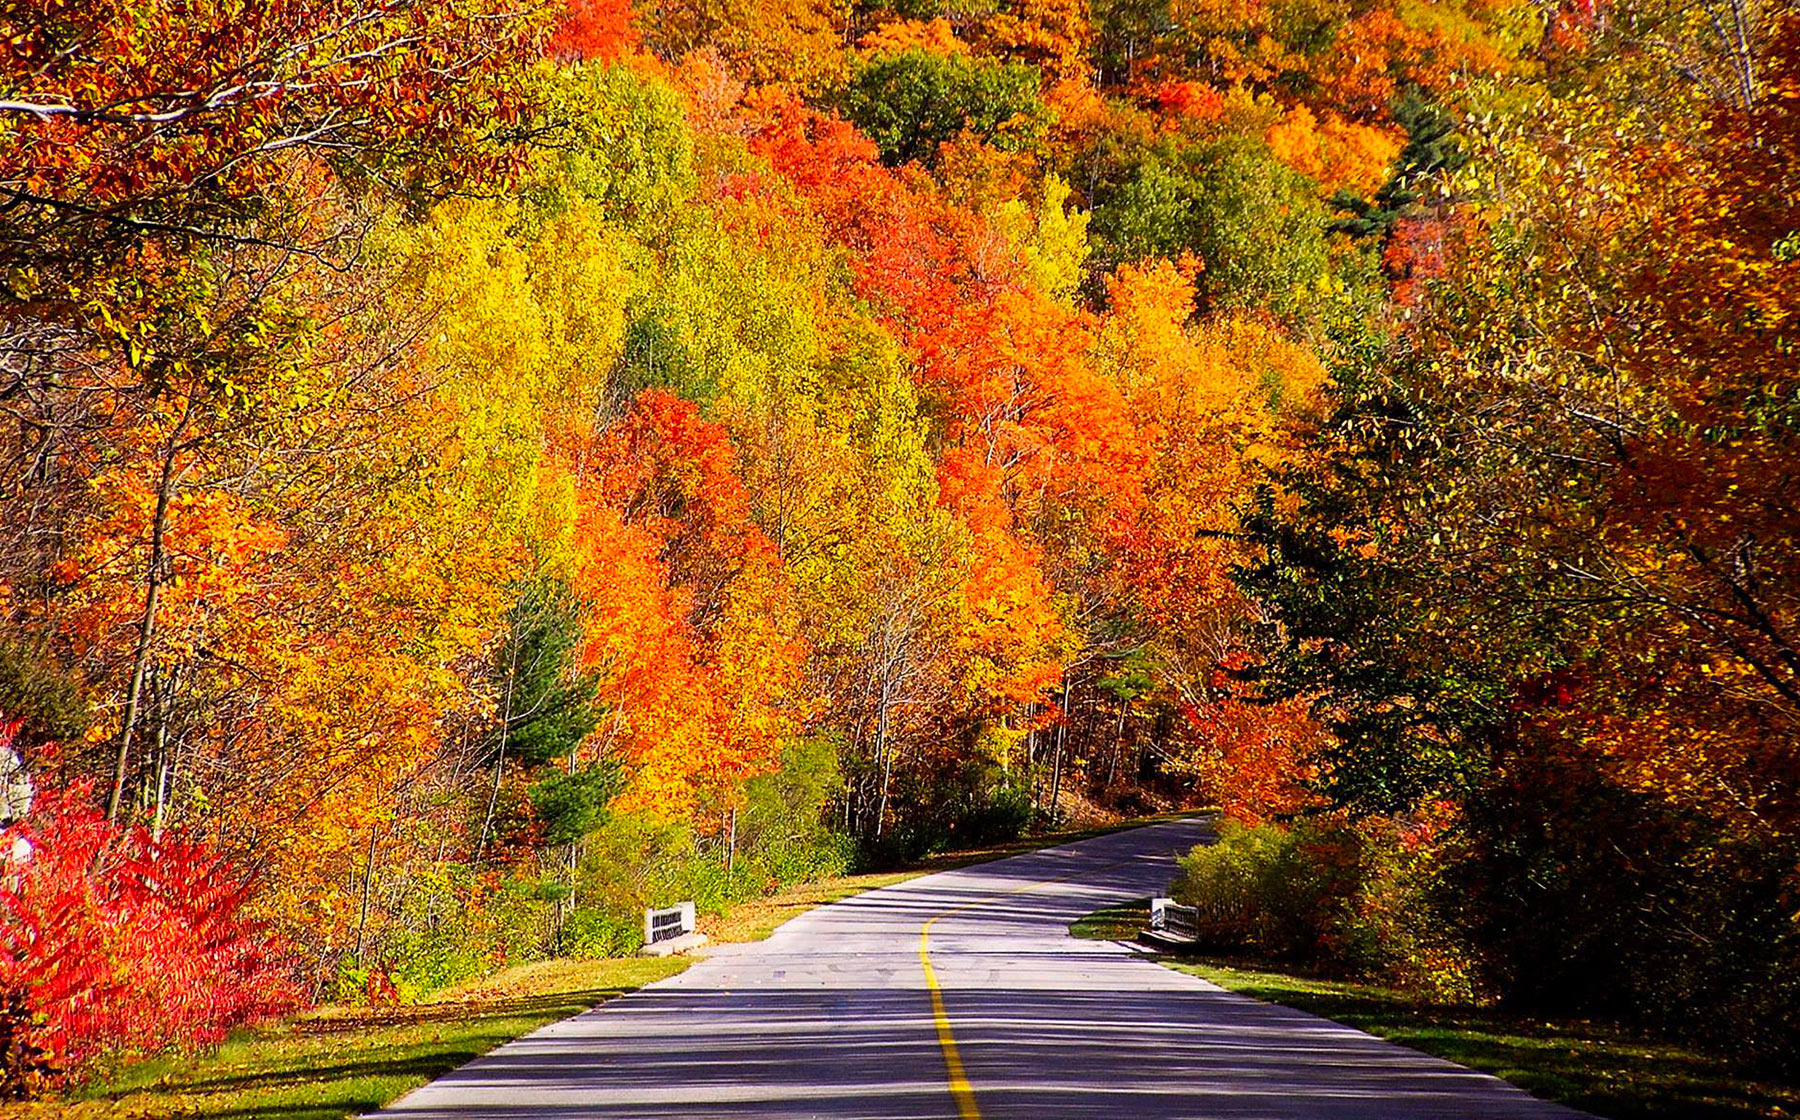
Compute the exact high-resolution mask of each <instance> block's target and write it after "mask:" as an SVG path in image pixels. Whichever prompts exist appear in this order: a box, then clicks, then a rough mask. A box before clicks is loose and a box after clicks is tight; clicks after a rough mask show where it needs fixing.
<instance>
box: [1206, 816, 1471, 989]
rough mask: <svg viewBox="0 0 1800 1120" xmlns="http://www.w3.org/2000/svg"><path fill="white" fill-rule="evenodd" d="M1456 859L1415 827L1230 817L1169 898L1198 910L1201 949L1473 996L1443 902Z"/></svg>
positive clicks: (1457, 931)
mask: <svg viewBox="0 0 1800 1120" xmlns="http://www.w3.org/2000/svg"><path fill="white" fill-rule="evenodd" d="M1454 866H1455V865H1454V862H1453V856H1452V854H1451V853H1450V852H1449V851H1448V850H1447V849H1446V848H1445V846H1444V845H1443V843H1442V841H1441V837H1439V836H1438V835H1437V834H1436V833H1434V832H1433V831H1432V830H1430V829H1427V828H1425V827H1423V826H1419V825H1406V826H1403V825H1401V824H1398V823H1396V822H1392V821H1386V820H1373V819H1372V820H1367V821H1363V822H1360V823H1358V824H1357V825H1355V826H1344V825H1341V824H1339V825H1329V824H1324V823H1301V824H1296V825H1294V826H1292V827H1288V826H1283V825H1279V824H1273V823H1264V824H1260V825H1256V826H1246V825H1243V824H1239V823H1236V822H1233V821H1227V822H1225V823H1224V824H1223V825H1221V827H1220V829H1219V838H1218V840H1217V842H1215V843H1212V844H1202V845H1200V846H1199V847H1196V848H1195V849H1194V850H1193V851H1192V852H1190V853H1189V854H1188V855H1187V856H1185V857H1183V858H1182V860H1181V877H1180V878H1179V879H1178V880H1177V881H1176V883H1175V885H1174V887H1173V888H1172V889H1171V893H1172V894H1173V895H1174V896H1175V898H1176V900H1177V901H1179V902H1182V903H1184V904H1186V905H1189V906H1193V907H1195V908H1197V909H1198V910H1199V922H1200V931H1201V934H1200V936H1201V943H1202V945H1203V947H1205V948H1208V949H1215V950H1225V951H1232V952H1241V951H1250V952H1254V953H1257V954H1261V955H1264V956H1270V957H1280V958H1285V959H1289V960H1295V961H1299V962H1302V963H1305V964H1308V965H1311V966H1314V967H1326V968H1331V969H1335V970H1340V971H1344V972H1348V973H1351V974H1353V975H1358V976H1364V977H1371V978H1376V979H1380V980H1382V981H1384V982H1387V983H1392V984H1395V985H1398V986H1400V987H1404V988H1406V989H1408V990H1411V991H1419V992H1424V993H1426V994H1429V995H1431V996H1432V997H1434V998H1443V999H1470V998H1472V997H1473V996H1474V995H1475V993H1476V990H1477V985H1478V983H1479V980H1480V977H1479V975H1478V970H1477V962H1476V960H1475V959H1474V958H1473V957H1472V955H1471V952H1470V950H1469V948H1468V942H1467V939H1466V937H1465V936H1464V931H1463V930H1462V929H1461V928H1460V926H1459V925H1458V924H1457V922H1456V921H1454V920H1452V917H1451V915H1452V913H1453V908H1452V907H1450V906H1449V905H1448V900H1449V899H1450V898H1453V897H1454V886H1455V885H1456V884H1455V883H1454V882H1453V871H1454Z"/></svg>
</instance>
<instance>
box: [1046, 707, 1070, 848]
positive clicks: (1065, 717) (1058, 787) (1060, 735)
mask: <svg viewBox="0 0 1800 1120" xmlns="http://www.w3.org/2000/svg"><path fill="white" fill-rule="evenodd" d="M1074 691H1075V688H1074V682H1072V681H1070V680H1069V679H1068V678H1066V677H1065V678H1064V679H1063V695H1062V722H1061V723H1059V724H1057V725H1056V758H1055V761H1053V762H1052V763H1051V764H1050V827H1051V828H1055V827H1056V822H1057V820H1058V819H1059V817H1060V815H1061V813H1062V769H1063V745H1064V744H1065V743H1066V742H1067V741H1068V732H1069V698H1070V696H1071V695H1072V694H1073V693H1074Z"/></svg>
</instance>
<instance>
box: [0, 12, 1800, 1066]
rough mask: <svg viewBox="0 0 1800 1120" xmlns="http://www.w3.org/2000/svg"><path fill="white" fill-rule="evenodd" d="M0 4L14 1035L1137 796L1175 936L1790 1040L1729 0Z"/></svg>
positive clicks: (1770, 465) (1794, 573)
mask: <svg viewBox="0 0 1800 1120" xmlns="http://www.w3.org/2000/svg"><path fill="white" fill-rule="evenodd" d="M0 22H3V24H4V32H5V34H4V37H3V38H4V47H3V48H0V50H3V51H4V64H3V66H0V741H3V742H4V744H5V745H6V746H8V747H9V753H5V754H0V760H3V761H5V762H6V764H7V766H6V768H7V769H8V770H9V772H10V776H9V782H10V785H9V794H8V798H9V810H8V811H9V812H10V813H11V814H12V815H13V816H14V817H15V818H17V819H15V820H14V821H13V823H12V824H11V825H10V828H11V832H10V834H9V839H10V841H11V844H10V848H9V849H8V850H9V851H10V855H9V856H8V858H7V862H6V865H5V867H4V868H3V869H0V908H3V909H4V916H3V920H0V1043H3V1044H4V1045H3V1046H0V1059H3V1063H4V1065H5V1067H6V1068H5V1075H6V1076H5V1078H4V1079H0V1080H3V1084H0V1088H3V1089H4V1090H5V1092H6V1093H8V1094H11V1095H24V1094H30V1093H34V1092H37V1091H39V1090H41V1089H43V1088H45V1087H47V1086H52V1085H55V1084H57V1083H59V1082H60V1081H62V1080H64V1079H65V1078H67V1077H69V1076H72V1075H79V1074H80V1073H81V1072H82V1071H83V1070H84V1069H87V1068H89V1067H90V1066H91V1065H92V1064H93V1063H94V1062H96V1061H100V1060H103V1059H107V1058H109V1057H111V1056H114V1055H117V1054H119V1053H123V1052H130V1051H136V1050H145V1049H155V1048H158V1047H164V1046H179V1045H188V1044H193V1043H204V1042H207V1041H209V1040H214V1039H217V1038H219V1037H222V1035H223V1033H224V1032H225V1031H226V1030H227V1029H229V1028H230V1027H231V1026H233V1025H235V1024H237V1023H240V1022H245V1021H254V1020H257V1019H261V1018H267V1017H269V1016H273V1015H279V1014H283V1013H285V1012H287V1011H289V1010H291V1009H294V1008H296V1007H300V1006H303V1005H306V1004H309V1003H312V1002H316V1001H322V1000H330V999H375V1000H382V999H402V1000H404V999H410V998H415V997H416V996H418V995H420V994H422V993H425V992H429V991H431V990H433V989H436V988H440V987H442V986H444V985H447V984H450V983H454V982H456V981H459V980H462V979H466V978H468V977H471V976H474V975H478V974H480V973H483V972H485V971H487V970H490V969H492V968H494V967H497V966H498V965H501V964H504V963H507V962H510V961H518V960H523V959H531V958H535V957H540V956H545V955H554V954H565V955H607V954H614V953H622V952H629V951H631V950H633V949H635V948H636V943H635V942H634V940H633V938H634V937H635V936H636V934H635V933H634V930H635V929H636V928H637V924H638V920H639V911H640V910H641V908H642V907H643V906H645V905H652V904H665V903H668V902H671V901H674V900H675V899H676V898H686V897H694V898H697V899H699V900H700V902H701V904H702V906H703V907H706V908H714V909H716V908H718V907H719V906H722V905H724V904H726V903H727V902H729V901H731V900H733V899H737V898H743V897H747V896H750V895H756V894H761V893H763V892H765V891H767V890H769V889H771V888H772V887H773V886H775V885H778V884H782V883H787V882H791V881H794V880H797V879H802V878H806V877H809V876H815V875H820V874H825V873H829V872H832V871H836V870H841V869H844V868H846V867H848V866H851V865H852V864H857V865H867V866H882V865H888V864H893V863H896V862H899V861H903V860H906V859H911V858H916V857H917V856H919V855H922V854H925V853H928V852H931V851H934V850H939V849H942V848H944V847H947V846H949V845H951V844H954V843H959V842H970V843H978V842H983V841H987V840H992V839H998V838H1004V837H1008V836H1016V835H1018V834H1019V833H1020V832H1021V831H1022V830H1024V829H1026V828H1028V827H1031V826H1033V825H1034V824H1054V823H1057V822H1059V821H1061V820H1063V819H1065V818H1066V817H1067V816H1069V815H1070V814H1075V813H1082V814H1091V813H1095V812H1111V813H1117V814H1132V813H1142V812H1147V811H1154V810H1157V809H1164V808H1170V807H1177V806H1189V805H1199V804H1217V805H1220V806H1222V807H1223V809H1224V810H1225V812H1226V813H1227V814H1229V815H1230V816H1231V817H1232V818H1234V819H1235V820H1236V821H1237V822H1240V824H1239V825H1238V826H1234V827H1233V828H1231V829H1228V830H1227V841H1226V843H1225V844H1224V845H1222V846H1221V848H1220V849H1219V852H1220V853H1224V855H1222V856H1216V857H1213V859H1212V863H1210V864H1207V863H1205V861H1204V860H1202V859H1201V857H1199V856H1196V857H1195V859H1196V861H1197V862H1196V863H1195V865H1194V866H1191V867H1190V868H1189V871H1188V877H1187V887H1188V889H1189V890H1191V891H1192V892H1193V893H1194V897H1195V898H1196V899H1197V900H1199V901H1202V902H1203V903H1211V904H1213V905H1214V907H1215V909H1214V912H1213V917H1214V919H1215V920H1216V922H1215V924H1216V927H1217V931H1218V935H1219V937H1220V938H1222V939H1224V940H1228V941H1232V942H1233V943H1234V944H1248V945H1254V946H1257V947H1260V948H1261V949H1263V950H1266V951H1276V952H1283V953H1288V954H1291V955H1296V956H1302V957H1305V958H1308V959H1310V960H1314V961H1327V962H1331V963H1332V964H1333V966H1334V967H1339V968H1344V969H1350V970H1355V971H1357V972H1360V973H1364V974H1371V975H1376V976H1379V977H1382V978H1385V979H1387V980H1389V981H1391V982H1395V983H1401V984H1407V985H1416V986H1420V987H1424V988H1429V989H1432V990H1440V991H1443V992H1446V993H1450V994H1454V995H1457V996H1459V997H1461V998H1481V999H1490V998H1491V999H1499V1000H1503V1001H1508V1002H1511V1003H1514V1004H1517V1005H1520V1006H1524V1007H1529V1008H1539V1009H1542V1010H1544V1011H1546V1012H1558V1013H1570V1014H1597V1015H1607V1016H1613V1017H1617V1018H1620V1019H1625V1020H1629V1021H1634V1022H1644V1023H1648V1024H1652V1025H1655V1026H1658V1027H1660V1028H1662V1029H1667V1030H1674V1031H1681V1032H1686V1033H1689V1034H1693V1035H1697V1036H1699V1037H1700V1039H1701V1041H1703V1042H1704V1041H1712V1042H1717V1043H1726V1044H1729V1045H1730V1046H1731V1047H1733V1048H1734V1049H1736V1050H1738V1051H1740V1052H1742V1053H1744V1054H1746V1055H1748V1056H1750V1057H1751V1058H1754V1059H1756V1060H1759V1061H1763V1062H1765V1063H1770V1064H1773V1065H1775V1066H1778V1067H1779V1066H1781V1065H1782V1064H1783V1063H1786V1064H1788V1065H1790V1066H1791V1063H1792V1062H1793V1061H1794V1055H1795V1054H1796V1053H1800V548H1797V547H1796V545H1797V543H1800V542H1797V539H1796V538H1797V532H1796V530H1797V528H1800V359H1797V345H1800V344H1797V343H1796V330H1800V320H1797V319H1796V306H1797V304H1800V263H1797V262H1800V16H1796V15H1795V14H1794V13H1793V12H1792V11H1791V10H1789V9H1786V8H1784V7H1783V6H1782V5H1781V4H1780V3H1779V2H1777V0H1697V2H1696V3H1683V2H1677V0H1091V2H1084V0H967V2H966V3H965V2H963V0H958V2H957V3H954V4H948V3H944V4H940V3H939V2H938V0H903V2H896V3H893V4H891V5H890V4H886V3H881V2H876V0H846V2H843V3H826V2H825V0H643V2H641V3H638V4H636V5H631V4H629V3H628V2H627V0H572V2H567V3H565V2H563V0H556V2H552V3H549V4H546V5H541V6H533V5H518V4H513V3H501V2H499V0H329V2H327V0H217V2H208V3H200V4H194V3H188V2H176V0H92V2H88V3H77V4H69V3H65V2H61V0H25V2H24V3H21V4H15V5H12V6H10V7H9V8H8V9H7V10H6V12H5V14H4V15H0ZM27 789H29V791H30V798H29V800H30V807H29V811H25V801H26V795H25V791H26V790H27ZM20 813H23V814H24V815H23V816H22V817H19V814H20ZM1222 860H1225V861H1228V862H1229V861H1235V862H1229V866H1227V865H1226V863H1225V862H1221V861H1222Z"/></svg>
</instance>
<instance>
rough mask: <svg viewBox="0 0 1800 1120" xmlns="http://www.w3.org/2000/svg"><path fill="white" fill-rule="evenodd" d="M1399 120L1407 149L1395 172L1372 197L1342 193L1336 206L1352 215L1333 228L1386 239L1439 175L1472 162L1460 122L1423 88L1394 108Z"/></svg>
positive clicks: (1401, 100)
mask: <svg viewBox="0 0 1800 1120" xmlns="http://www.w3.org/2000/svg"><path fill="white" fill-rule="evenodd" d="M1394 120H1395V121H1396V122H1397V123H1398V124H1399V125H1400V126H1401V127H1402V128H1404V129H1405V130H1406V147H1404V148H1402V149H1401V151H1400V157H1399V159H1397V160H1396V161H1395V162H1394V172H1393V175H1392V177H1391V178H1389V179H1388V181H1387V183H1386V184H1384V185H1383V186H1382V188H1381V189H1380V190H1379V191H1377V192H1376V193H1375V197H1374V198H1372V199H1361V198H1357V197H1355V196H1353V195H1349V194H1344V193H1341V192H1340V193H1339V194H1338V196H1337V197H1336V198H1334V199H1332V202H1333V204H1334V205H1336V206H1337V207H1338V208H1339V209H1340V210H1343V211H1345V212H1346V214H1347V215H1348V216H1347V217H1345V218H1343V219H1340V220H1339V221H1338V222H1336V223H1334V224H1333V227H1332V228H1333V229H1336V230H1340V231H1342V232H1344V233H1348V234H1350V235H1352V236H1354V237H1383V236H1386V235H1387V232H1388V231H1389V230H1390V229H1392V228H1393V225H1394V222H1395V221H1397V220H1398V219H1400V218H1401V217H1402V216H1404V215H1405V213H1406V211H1407V209H1408V208H1409V207H1412V206H1414V205H1415V204H1416V203H1418V202H1419V201H1420V200H1422V199H1424V198H1425V197H1426V194H1427V193H1428V191H1430V190H1431V187H1430V183H1431V181H1432V179H1433V177H1434V176H1439V175H1443V174H1445V173H1448V172H1453V171H1456V170H1457V169H1459V168H1461V167H1462V166H1463V165H1464V164H1466V163H1467V162H1468V158H1469V157H1468V153H1467V152H1466V151H1465V149H1464V147H1463V137H1462V135H1461V133H1460V132H1458V130H1457V126H1456V120H1455V119H1454V118H1453V117H1452V116H1451V115H1450V114H1449V113H1447V112H1445V111H1444V109H1443V108H1442V107H1440V106H1439V105H1437V104H1435V103H1433V102H1432V101H1429V100H1427V99H1426V98H1425V97H1424V95H1423V94H1421V93H1420V92H1419V91H1418V90H1409V91H1407V93H1406V94H1405V95H1404V96H1403V97H1402V98H1401V99H1400V102H1399V104H1397V105H1395V106H1394Z"/></svg>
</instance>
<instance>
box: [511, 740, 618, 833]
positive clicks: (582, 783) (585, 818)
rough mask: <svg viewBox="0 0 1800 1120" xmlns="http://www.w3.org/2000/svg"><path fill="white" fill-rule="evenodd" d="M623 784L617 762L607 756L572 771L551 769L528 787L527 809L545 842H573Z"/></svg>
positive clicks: (591, 826) (589, 828)
mask: <svg viewBox="0 0 1800 1120" xmlns="http://www.w3.org/2000/svg"><path fill="white" fill-rule="evenodd" d="M623 784H624V774H623V771H622V770H621V769H620V768H619V766H618V764H617V763H615V762H613V761H612V760H610V759H608V760H605V761H602V762H598V763H595V764H594V765H592V766H588V767H586V768H584V769H581V770H577V771H575V772H573V773H562V772H556V773H552V774H550V775H548V776H546V777H544V778H541V779H539V780H538V781H537V782H536V783H535V784H534V785H533V786H532V787H531V794H530V796H531V811H532V814H533V815H534V816H535V817H537V819H538V822H539V827H540V828H541V830H542V836H543V840H544V842H545V843H547V844H573V843H575V842H576V841H578V840H580V839H581V838H582V837H584V836H586V835H587V834H588V833H590V832H592V831H593V830H594V827H595V826H596V825H597V824H599V822H600V820H601V817H602V814H603V813H604V812H605V810H606V803H607V802H608V801H611V800H612V799H613V795H614V794H616V793H618V792H619V789H620V788H621V786H622V785H623Z"/></svg>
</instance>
